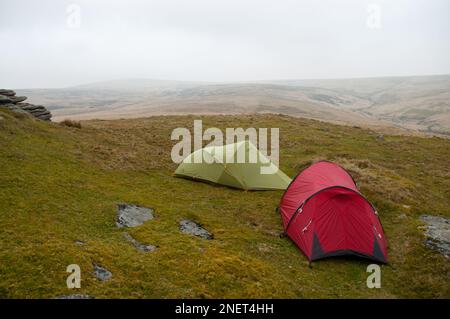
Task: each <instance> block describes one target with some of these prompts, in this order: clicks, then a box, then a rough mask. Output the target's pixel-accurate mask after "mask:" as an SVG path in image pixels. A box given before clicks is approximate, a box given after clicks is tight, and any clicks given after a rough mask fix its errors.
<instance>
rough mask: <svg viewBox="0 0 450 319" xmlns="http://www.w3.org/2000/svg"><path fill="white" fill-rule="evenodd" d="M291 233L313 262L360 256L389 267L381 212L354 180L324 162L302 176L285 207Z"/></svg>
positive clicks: (289, 190)
mask: <svg viewBox="0 0 450 319" xmlns="http://www.w3.org/2000/svg"><path fill="white" fill-rule="evenodd" d="M280 213H281V217H282V219H283V224H284V229H285V233H286V234H287V235H288V236H289V237H290V238H291V239H292V240H293V241H294V242H295V243H296V244H297V246H298V247H299V248H300V249H301V250H302V252H303V253H304V254H305V255H306V257H307V258H308V259H309V261H313V260H317V259H321V258H325V257H330V256H342V255H357V256H362V257H366V258H369V259H372V260H374V261H377V262H381V263H386V262H387V249H386V247H387V243H386V237H385V236H384V232H383V227H382V226H381V223H380V220H379V218H378V213H377V211H376V210H375V208H374V207H373V206H372V205H371V204H370V203H369V202H368V201H367V199H366V198H365V197H364V196H363V195H361V193H360V192H359V191H358V189H357V188H356V185H355V182H354V181H353V178H352V177H351V176H350V174H349V173H348V172H347V171H345V170H344V169H343V168H342V167H340V166H339V165H337V164H335V163H332V162H327V161H321V162H318V163H315V164H313V165H311V166H310V167H308V168H307V169H305V170H304V171H302V172H301V173H300V174H299V175H297V177H295V178H294V180H293V181H292V182H291V184H290V185H289V187H288V188H287V189H286V192H285V193H284V195H283V197H282V198H281V202H280Z"/></svg>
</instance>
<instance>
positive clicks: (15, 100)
mask: <svg viewBox="0 0 450 319" xmlns="http://www.w3.org/2000/svg"><path fill="white" fill-rule="evenodd" d="M9 99H10V100H11V101H12V102H13V103H20V102H23V101H25V100H26V99H27V97H26V96H10V97H9Z"/></svg>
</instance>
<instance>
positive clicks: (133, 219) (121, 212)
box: [116, 204, 154, 227]
mask: <svg viewBox="0 0 450 319" xmlns="http://www.w3.org/2000/svg"><path fill="white" fill-rule="evenodd" d="M153 214H154V210H153V209H151V208H147V207H141V206H136V205H129V204H119V205H117V221H116V225H117V227H136V226H139V225H142V224H143V223H144V222H146V221H147V220H150V219H153V218H154V216H153Z"/></svg>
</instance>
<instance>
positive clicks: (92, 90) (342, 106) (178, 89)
mask: <svg viewBox="0 0 450 319" xmlns="http://www.w3.org/2000/svg"><path fill="white" fill-rule="evenodd" d="M20 93H21V94H25V95H27V96H29V97H30V98H33V101H37V103H40V104H44V105H48V106H49V108H50V109H51V110H52V112H53V114H54V116H55V119H56V120H58V119H62V118H66V117H70V118H75V119H92V118H108V119H111V118H122V117H142V116H150V115H157V114H158V115H160V114H244V113H282V114H287V115H292V116H301V117H306V118H314V119H319V120H325V121H333V122H342V123H350V124H357V125H365V124H376V123H383V124H385V125H386V124H387V125H392V126H397V127H403V128H407V129H413V130H419V131H424V132H429V133H437V134H450V75H427V76H398V77H380V78H354V79H323V80H318V79H309V80H308V79H306V80H275V81H254V82H217V83H216V82H195V81H192V82H191V81H171V80H155V79H139V78H137V79H121V80H112V81H103V82H96V83H90V84H84V85H78V86H74V87H69V88H64V89H49V90H46V89H39V90H20Z"/></svg>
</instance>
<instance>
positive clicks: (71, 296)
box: [56, 294, 95, 299]
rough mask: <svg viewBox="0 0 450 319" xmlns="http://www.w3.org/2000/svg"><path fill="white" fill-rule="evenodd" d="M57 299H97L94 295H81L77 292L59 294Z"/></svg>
mask: <svg viewBox="0 0 450 319" xmlns="http://www.w3.org/2000/svg"><path fill="white" fill-rule="evenodd" d="M56 299H95V298H94V297H91V296H89V295H79V294H75V295H63V296H58V297H56Z"/></svg>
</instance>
